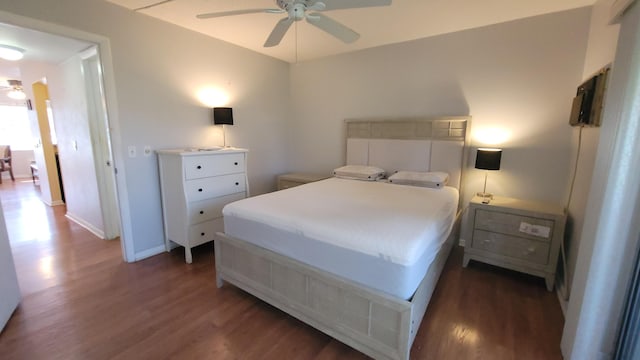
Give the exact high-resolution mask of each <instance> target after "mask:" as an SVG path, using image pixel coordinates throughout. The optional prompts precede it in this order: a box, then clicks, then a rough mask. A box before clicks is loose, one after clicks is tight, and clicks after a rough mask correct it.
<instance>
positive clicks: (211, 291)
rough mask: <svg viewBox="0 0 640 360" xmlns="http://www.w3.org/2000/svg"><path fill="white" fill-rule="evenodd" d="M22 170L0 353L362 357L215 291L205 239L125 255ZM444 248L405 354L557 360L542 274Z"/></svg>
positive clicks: (13, 209)
mask: <svg viewBox="0 0 640 360" xmlns="http://www.w3.org/2000/svg"><path fill="white" fill-rule="evenodd" d="M35 189H36V188H35V187H34V185H33V184H32V183H31V181H30V179H29V180H28V181H27V180H25V181H20V180H16V182H15V183H12V182H11V181H4V182H3V184H2V185H0V199H2V205H3V207H4V211H5V216H6V220H7V228H8V231H9V237H10V240H11V246H12V250H13V254H14V258H15V262H16V268H17V271H18V278H19V283H20V286H21V292H22V295H23V299H22V303H21V304H20V306H19V307H18V309H17V310H16V312H15V313H14V315H13V317H12V318H11V320H10V321H9V323H8V324H7V326H6V328H5V329H4V331H3V332H2V333H1V334H0V358H2V359H163V358H174V359H363V358H366V357H365V356H364V355H362V354H360V353H359V352H357V351H355V350H352V349H351V348H349V347H348V346H346V345H343V344H341V343H340V342H338V341H335V340H332V339H331V338H330V337H328V336H326V335H324V334H323V333H321V332H319V331H316V330H314V329H313V328H311V327H309V326H307V325H304V324H303V323H301V322H299V321H297V320H295V319H293V318H291V317H290V316H288V315H286V314H284V313H282V312H280V311H279V310H276V309H274V308H272V307H270V306H269V305H266V304H265V303H263V302H261V301H258V300H257V299H255V298H254V297H252V296H249V295H247V294H245V293H244V292H242V291H240V290H238V289H236V288H234V287H233V286H230V285H225V286H224V287H223V288H221V289H217V288H216V286H215V279H214V265H213V261H214V257H213V246H212V245H211V244H206V245H203V246H201V247H198V248H197V249H196V250H195V252H194V262H193V264H192V265H187V264H185V263H184V252H183V251H181V249H176V250H174V251H172V252H171V253H163V254H161V255H157V256H154V257H152V258H149V259H146V260H143V261H140V262H137V263H134V264H127V263H124V262H123V261H122V256H121V248H120V243H119V242H118V241H103V240H99V239H97V238H96V237H94V236H93V235H92V234H91V233H89V232H88V231H86V230H84V229H83V228H81V227H80V226H78V225H76V224H74V223H72V222H70V221H68V220H67V219H66V218H65V216H64V211H65V209H64V207H55V208H50V207H47V206H45V205H43V204H42V203H41V202H40V200H39V199H38V193H37V192H36V191H35ZM461 263H462V251H461V249H460V248H457V249H454V251H453V252H452V254H451V257H450V258H449V261H448V263H447V265H446V268H445V270H444V273H443V275H442V277H441V278H440V281H439V283H438V287H437V288H436V291H435V293H434V296H433V299H432V300H431V304H430V305H429V308H428V310H427V313H426V315H425V318H424V320H423V323H422V326H421V328H420V331H419V332H418V335H417V337H416V340H415V343H414V345H413V349H412V351H411V358H412V359H561V358H562V357H561V355H560V345H559V344H560V336H561V332H562V326H563V318H562V313H561V310H560V306H559V304H558V301H557V298H556V295H555V293H550V292H547V291H546V290H545V286H544V281H543V280H542V279H538V278H533V277H529V276H526V275H520V274H517V273H514V272H510V271H506V270H501V269H498V268H495V267H491V266H488V265H482V264H479V263H475V262H472V263H471V264H470V265H469V267H468V268H466V269H464V268H462V266H461Z"/></svg>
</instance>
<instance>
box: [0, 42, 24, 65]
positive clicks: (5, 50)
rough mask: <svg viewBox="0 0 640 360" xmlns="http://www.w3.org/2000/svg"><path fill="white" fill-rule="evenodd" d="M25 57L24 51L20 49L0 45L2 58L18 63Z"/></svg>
mask: <svg viewBox="0 0 640 360" xmlns="http://www.w3.org/2000/svg"><path fill="white" fill-rule="evenodd" d="M23 56H24V49H21V48H19V47H15V46H11V45H1V44H0V58H2V59H5V60H9V61H16V60H20V59H22V57H23Z"/></svg>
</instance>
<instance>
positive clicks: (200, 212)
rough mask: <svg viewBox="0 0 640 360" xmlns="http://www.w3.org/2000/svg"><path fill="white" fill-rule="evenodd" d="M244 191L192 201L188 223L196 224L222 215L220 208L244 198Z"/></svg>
mask: <svg viewBox="0 0 640 360" xmlns="http://www.w3.org/2000/svg"><path fill="white" fill-rule="evenodd" d="M245 197H246V196H245V193H244V191H243V192H239V193H237V194H231V195H225V196H220V197H216V198H212V199H206V200H201V201H194V202H192V203H190V204H189V223H190V224H198V223H201V222H203V221H207V220H212V219H215V218H219V217H222V208H223V207H224V206H225V205H227V204H228V203H230V202H234V201H237V200H240V199H244V198H245Z"/></svg>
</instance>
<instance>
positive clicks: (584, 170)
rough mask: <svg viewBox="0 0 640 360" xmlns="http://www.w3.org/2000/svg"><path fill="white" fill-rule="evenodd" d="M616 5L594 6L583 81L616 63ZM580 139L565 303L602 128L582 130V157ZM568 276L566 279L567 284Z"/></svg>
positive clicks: (575, 135) (602, 0)
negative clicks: (613, 11) (612, 12)
mask: <svg viewBox="0 0 640 360" xmlns="http://www.w3.org/2000/svg"><path fill="white" fill-rule="evenodd" d="M613 2H614V0H599V1H598V2H596V3H595V4H594V6H593V10H592V12H591V25H590V27H589V42H588V45H587V55H586V59H585V65H584V70H583V73H582V80H586V79H588V78H590V77H591V76H593V75H594V74H595V73H596V72H597V71H598V70H600V69H601V68H603V67H604V66H606V65H608V64H611V63H612V62H613V58H614V56H615V51H616V44H617V42H618V31H619V26H618V25H609V14H610V7H611V4H612V3H613ZM577 85H578V84H576V87H577ZM579 136H580V128H577V127H576V128H573V131H572V155H571V158H572V159H573V160H572V164H575V159H576V158H578V167H577V171H576V180H575V185H574V189H573V196H572V197H571V203H570V204H569V206H568V213H569V219H568V226H567V233H566V236H565V237H566V239H567V240H566V241H565V249H566V259H567V269H569V270H568V271H562V270H560V272H563V273H564V274H566V275H564V276H561V277H560V279H559V281H558V287H560V288H561V291H560V292H561V295H562V297H563V299H565V300H568V297H569V296H570V294H571V282H572V281H573V276H574V274H575V266H576V261H577V257H578V249H579V246H580V239H581V238H582V230H583V226H584V217H585V212H586V208H587V199H588V198H589V189H590V187H591V179H592V176H593V169H594V164H595V158H596V153H597V150H598V142H599V139H600V128H593V127H587V128H584V129H582V145H581V149H580V154H579V156H578V141H579ZM572 167H573V166H572ZM564 277H566V279H567V280H566V281H565V279H564ZM565 307H566V304H563V309H565Z"/></svg>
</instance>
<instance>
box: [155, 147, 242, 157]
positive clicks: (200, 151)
mask: <svg viewBox="0 0 640 360" xmlns="http://www.w3.org/2000/svg"><path fill="white" fill-rule="evenodd" d="M248 151H249V150H247V149H241V148H234V147H221V146H213V147H207V148H181V149H162V150H156V152H157V153H158V154H162V155H180V156H200V155H213V154H232V153H244V152H248Z"/></svg>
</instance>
